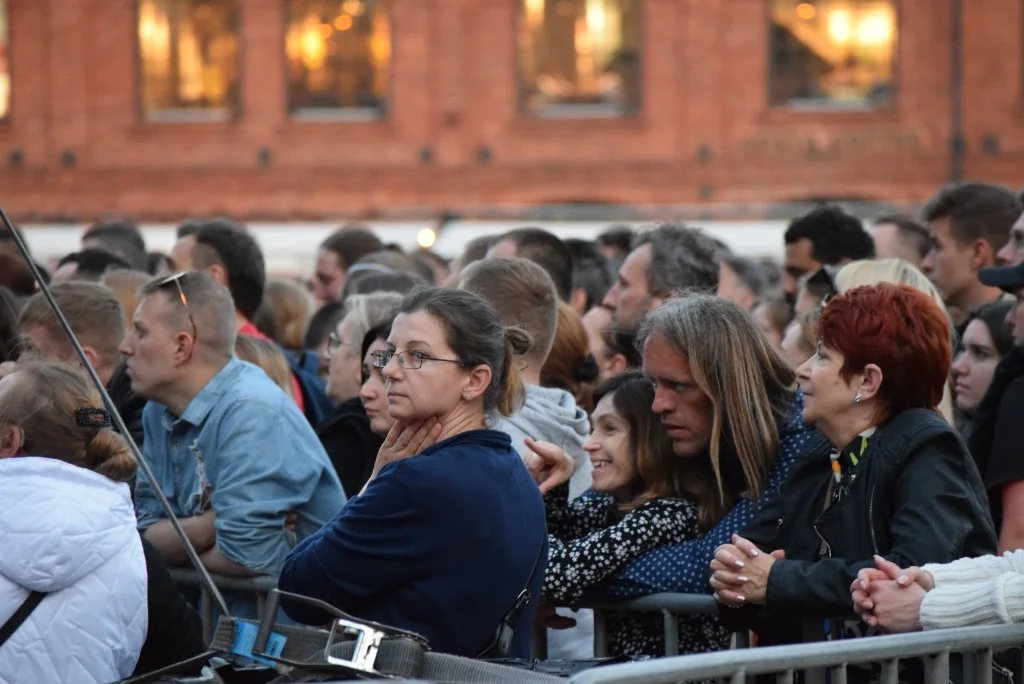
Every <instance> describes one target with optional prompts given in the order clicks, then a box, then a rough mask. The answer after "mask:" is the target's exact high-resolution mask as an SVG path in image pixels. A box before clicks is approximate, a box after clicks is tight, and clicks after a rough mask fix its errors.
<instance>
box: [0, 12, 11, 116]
mask: <svg viewBox="0 0 1024 684" xmlns="http://www.w3.org/2000/svg"><path fill="white" fill-rule="evenodd" d="M10 52H11V50H10V47H9V46H8V42H7V1H6V0H0V119H5V118H7V114H8V113H9V112H10V111H11V60H10V56H9V55H10Z"/></svg>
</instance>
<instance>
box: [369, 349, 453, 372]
mask: <svg viewBox="0 0 1024 684" xmlns="http://www.w3.org/2000/svg"><path fill="white" fill-rule="evenodd" d="M392 357H394V358H395V359H397V360H398V367H399V368H402V369H404V370H418V369H420V368H423V362H424V361H443V362H445V363H457V364H459V365H460V366H461V365H462V361H461V360H459V359H439V358H437V357H436V356H430V355H428V354H424V353H423V352H421V351H404V352H391V351H384V350H380V351H375V352H373V353H372V354H370V358H371V359H372V360H373V367H374V368H384V366H386V365H388V363H389V362H390V361H391V358H392Z"/></svg>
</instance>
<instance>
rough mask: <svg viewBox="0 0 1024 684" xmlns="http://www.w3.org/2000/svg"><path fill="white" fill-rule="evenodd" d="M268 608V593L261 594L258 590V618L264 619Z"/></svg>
mask: <svg viewBox="0 0 1024 684" xmlns="http://www.w3.org/2000/svg"><path fill="white" fill-rule="evenodd" d="M266 609H267V595H266V594H261V593H259V592H257V593H256V618H257V619H258V620H262V619H263V613H264V612H265V611H266Z"/></svg>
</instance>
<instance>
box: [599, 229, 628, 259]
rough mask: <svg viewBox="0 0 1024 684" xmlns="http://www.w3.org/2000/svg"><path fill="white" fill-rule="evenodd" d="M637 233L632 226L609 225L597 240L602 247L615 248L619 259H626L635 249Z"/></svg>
mask: <svg viewBox="0 0 1024 684" xmlns="http://www.w3.org/2000/svg"><path fill="white" fill-rule="evenodd" d="M634 235H635V233H634V231H633V229H632V228H631V227H630V226H609V227H608V228H607V229H605V230H604V232H602V233H601V234H600V235H598V236H597V239H596V240H595V241H596V242H597V244H598V246H600V247H607V248H609V249H614V250H615V251H616V252H618V253H619V259H620V260H621V259H625V258H626V256H628V255H629V252H630V251H631V250H632V249H633V237H634Z"/></svg>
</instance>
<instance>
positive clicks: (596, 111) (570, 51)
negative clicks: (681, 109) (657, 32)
mask: <svg viewBox="0 0 1024 684" xmlns="http://www.w3.org/2000/svg"><path fill="white" fill-rule="evenodd" d="M639 5H640V0H520V3H519V7H520V16H519V68H520V78H521V85H520V88H521V106H522V109H523V111H525V112H526V113H528V114H531V115H535V116H622V115H628V114H633V113H635V112H636V111H637V110H638V109H639V106H640V7H639Z"/></svg>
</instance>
